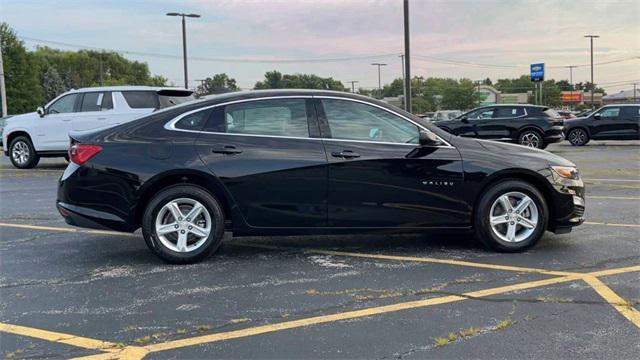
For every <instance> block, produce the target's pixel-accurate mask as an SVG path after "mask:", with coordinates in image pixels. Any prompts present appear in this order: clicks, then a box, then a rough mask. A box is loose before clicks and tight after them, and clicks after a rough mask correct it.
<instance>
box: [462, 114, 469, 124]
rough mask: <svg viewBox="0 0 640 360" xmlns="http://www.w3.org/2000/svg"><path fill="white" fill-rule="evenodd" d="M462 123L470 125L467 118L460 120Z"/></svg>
mask: <svg viewBox="0 0 640 360" xmlns="http://www.w3.org/2000/svg"><path fill="white" fill-rule="evenodd" d="M460 121H462V122H463V123H465V124H468V123H469V119H468V118H467V117H466V116H463V117H461V118H460Z"/></svg>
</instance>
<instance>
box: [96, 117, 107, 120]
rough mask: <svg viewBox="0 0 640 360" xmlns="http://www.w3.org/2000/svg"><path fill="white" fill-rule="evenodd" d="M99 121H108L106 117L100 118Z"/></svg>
mask: <svg viewBox="0 0 640 360" xmlns="http://www.w3.org/2000/svg"><path fill="white" fill-rule="evenodd" d="M98 120H107V118H106V117H99V118H98Z"/></svg>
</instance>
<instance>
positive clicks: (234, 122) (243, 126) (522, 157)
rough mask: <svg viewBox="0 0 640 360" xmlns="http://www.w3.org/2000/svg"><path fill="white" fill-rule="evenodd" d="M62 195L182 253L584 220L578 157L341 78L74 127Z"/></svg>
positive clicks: (85, 215) (86, 220)
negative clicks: (272, 240)
mask: <svg viewBox="0 0 640 360" xmlns="http://www.w3.org/2000/svg"><path fill="white" fill-rule="evenodd" d="M70 136H71V139H72V143H73V145H72V146H71V149H70V157H71V162H70V164H69V165H68V167H67V169H66V170H65V172H64V174H63V175H62V177H61V178H60V180H59V184H58V199H57V207H58V210H59V212H60V214H61V215H62V216H63V217H64V218H65V220H66V222H67V223H69V224H71V225H77V226H82V227H92V228H108V229H113V230H118V231H135V230H136V229H138V228H140V227H141V228H142V233H143V236H144V239H145V241H146V243H147V245H148V247H149V248H150V249H151V251H152V252H154V253H155V254H156V255H158V256H159V257H161V258H162V259H164V260H166V261H169V262H174V263H186V262H193V261H198V260H202V259H204V258H206V257H207V256H209V255H211V254H212V253H214V252H215V251H216V249H217V248H218V247H219V246H220V242H221V239H222V234H223V231H225V230H226V231H231V232H233V234H234V235H236V236H249V235H267V234H270V235H282V234H289V235H292V234H339V233H362V232H376V231H386V232H389V231H393V232H421V231H426V230H429V229H459V230H469V229H474V230H475V232H476V233H477V235H478V237H479V239H480V240H481V241H483V242H484V243H485V244H486V245H487V246H489V247H491V248H493V249H496V250H499V251H507V252H511V251H521V250H524V249H526V248H528V247H530V246H533V245H534V244H535V243H536V242H537V241H538V240H539V239H540V237H541V236H542V234H543V233H544V232H545V230H549V231H553V232H556V233H564V232H568V231H570V230H571V228H572V227H573V226H576V225H579V224H581V223H582V222H583V213H584V187H583V183H582V180H581V179H580V175H579V172H578V170H577V169H576V167H575V165H574V164H573V163H571V162H570V161H568V160H566V159H563V158H561V157H559V156H556V155H554V154H551V153H548V152H545V151H541V150H536V149H529V148H526V147H522V146H518V145H512V144H504V143H499V142H491V141H483V140H477V139H466V138H461V137H457V136H453V135H452V134H449V133H447V132H445V131H443V130H441V129H439V128H438V127H436V126H434V125H432V124H431V123H429V122H427V121H424V120H422V119H420V118H419V117H417V116H414V115H412V114H410V113H407V112H404V111H402V110H400V109H398V108H396V107H394V106H391V105H388V104H386V103H384V102H381V101H378V100H374V99H371V98H368V97H364V96H360V95H355V94H349V93H343V92H333V91H314V90H270V91H251V92H239V93H232V94H225V95H218V96H214V97H211V98H209V99H205V100H199V101H196V102H192V103H188V104H184V105H180V106H176V107H173V108H169V109H166V110H162V111H158V112H156V113H154V114H151V115H148V116H146V117H144V118H141V119H138V120H135V121H133V122H130V123H127V124H122V125H118V126H116V127H114V128H110V129H107V130H99V131H93V132H73V133H71V134H70Z"/></svg>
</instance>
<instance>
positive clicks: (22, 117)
mask: <svg viewBox="0 0 640 360" xmlns="http://www.w3.org/2000/svg"><path fill="white" fill-rule="evenodd" d="M34 117H40V115H38V113H36V112H30V113H26V114H20V115H11V116H7V117H5V118H2V119H3V120H6V122H7V123H10V122H14V121H20V120H25V119H33V118H34Z"/></svg>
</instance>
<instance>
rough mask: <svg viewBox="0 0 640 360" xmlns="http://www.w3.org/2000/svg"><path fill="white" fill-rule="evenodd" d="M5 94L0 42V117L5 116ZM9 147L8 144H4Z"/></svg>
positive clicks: (0, 45) (0, 44)
mask: <svg viewBox="0 0 640 360" xmlns="http://www.w3.org/2000/svg"><path fill="white" fill-rule="evenodd" d="M7 112H8V110H7V93H6V89H5V86H4V66H3V64H2V43H1V42H0V117H4V116H7ZM4 146H5V147H6V146H9V144H4Z"/></svg>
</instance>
